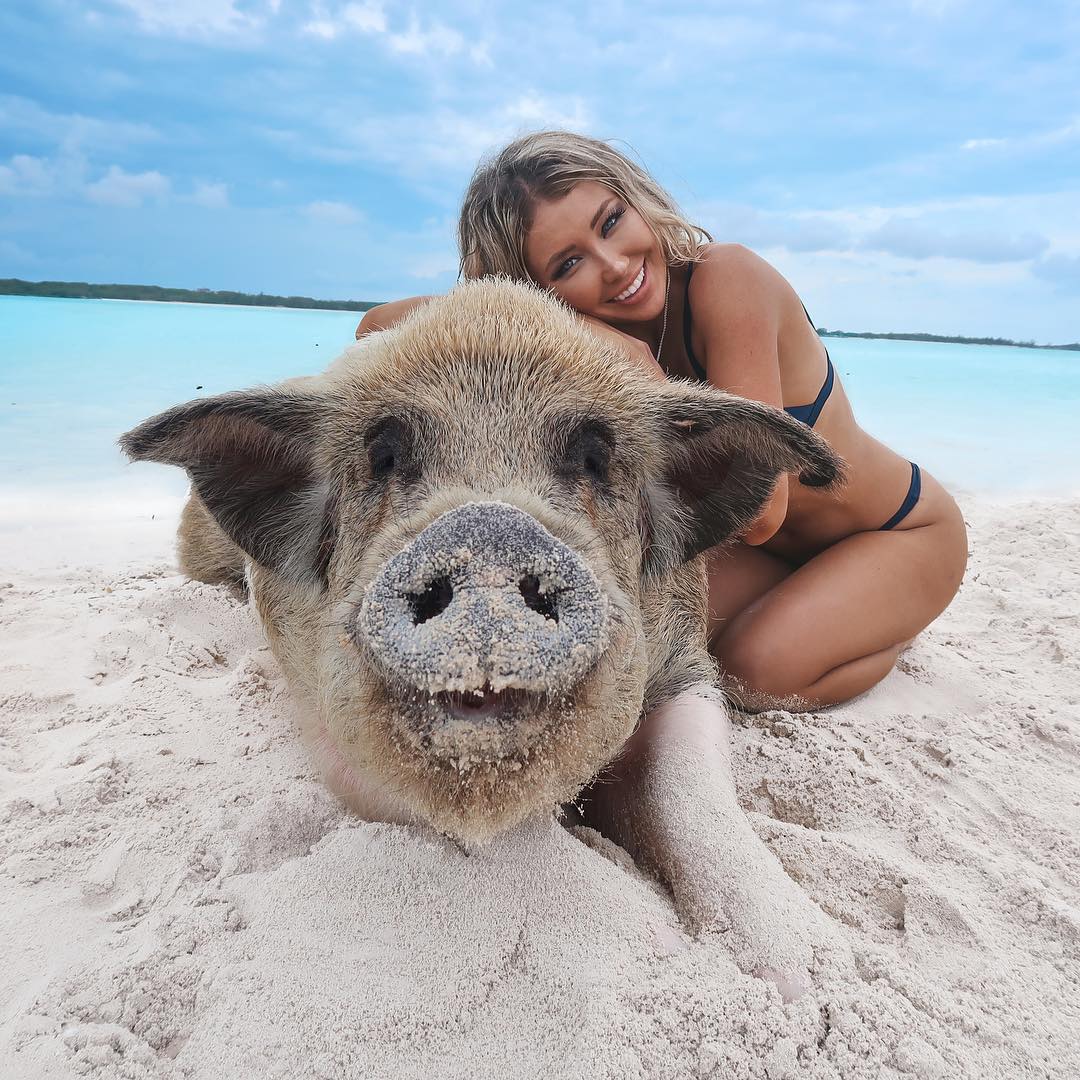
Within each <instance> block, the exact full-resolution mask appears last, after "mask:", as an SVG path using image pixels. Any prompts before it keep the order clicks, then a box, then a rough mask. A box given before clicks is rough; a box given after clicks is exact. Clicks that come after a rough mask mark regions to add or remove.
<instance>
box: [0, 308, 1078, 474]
mask: <svg viewBox="0 0 1080 1080" xmlns="http://www.w3.org/2000/svg"><path fill="white" fill-rule="evenodd" d="M358 321H359V316H358V314H357V313H355V312H347V311H346V312H337V311H301V310H295V309H287V308H239V307H237V308H231V307H217V306H211V305H196V304H191V305H188V304H155V303H125V302H117V301H107V300H55V299H46V298H38V297H12V296H0V489H5V488H6V489H11V488H16V489H21V488H26V487H31V486H32V487H35V488H39V489H40V488H41V487H42V486H43V485H53V486H56V487H65V486H79V487H80V488H84V487H85V485H87V484H95V485H102V486H104V485H108V486H109V487H110V488H113V487H114V486H118V485H119V486H122V484H123V483H125V482H133V481H134V480H135V479H137V480H138V481H139V483H140V484H143V483H145V482H147V480H148V478H150V477H154V478H156V479H160V482H161V483H162V485H164V486H167V487H168V488H169V489H171V490H177V489H178V487H177V486H178V484H180V478H179V474H178V471H177V470H166V469H163V468H162V469H159V468H158V467H157V466H148V465H139V466H129V465H126V464H125V463H124V462H123V461H122V459H121V457H120V454H119V452H118V451H117V450H116V448H115V443H116V437H117V435H118V434H120V433H121V432H123V431H126V430H127V429H128V428H130V427H132V426H134V425H135V424H137V423H138V422H139V421H140V420H142V419H144V418H145V417H147V416H150V415H152V414H153V413H155V412H157V411H159V410H161V409H164V408H167V407H168V406H170V405H174V404H176V403H177V402H181V401H186V400H188V399H189V398H192V397H197V396H199V395H202V394H214V393H220V392H223V391H226V390H234V389H237V388H239V387H243V386H248V385H252V384H255V383H268V382H274V381H276V380H278V379H282V378H287V377H289V376H293V375H303V374H307V373H311V372H315V371H319V370H320V369H322V368H323V367H325V366H326V365H327V364H328V363H329V362H330V361H331V360H332V359H333V358H334V357H335V356H336V355H337V354H338V353H339V352H340V351H341V349H342V348H344V346H346V345H347V344H349V343H350V342H351V341H352V340H353V331H354V329H355V327H356V323H357V322H358ZM827 344H828V347H829V352H830V354H831V355H832V358H833V361H834V363H835V364H836V369H837V372H838V373H839V374H840V376H841V378H842V379H843V381H844V385H845V387H846V388H847V391H848V394H849V396H850V397H851V400H852V403H853V405H854V407H855V411H856V414H857V416H858V417H859V420H860V422H861V423H862V424H863V426H864V427H865V428H866V429H867V430H868V431H870V432H871V433H872V434H873V435H875V436H877V437H878V438H880V439H881V440H882V441H884V442H886V443H888V444H889V445H890V446H892V447H893V448H895V449H896V450H897V451H899V452H900V453H902V454H904V455H905V456H907V457H909V458H912V459H913V460H915V461H918V462H919V463H920V464H921V465H923V466H924V467H925V468H927V469H929V470H930V471H931V472H933V473H934V474H935V475H936V476H938V477H939V478H940V479H941V480H943V481H944V482H945V483H946V484H948V485H950V486H952V487H954V488H956V489H958V490H962V491H974V492H993V493H999V494H1012V493H1033V494H1036V493H1037V494H1074V493H1077V492H1078V491H1080V423H1077V416H1078V413H1077V410H1078V409H1080V354H1078V353H1071V352H1050V351H1045V350H1039V349H1016V348H1005V347H994V346H977V345H939V344H927V343H922V342H897V341H867V340H860V339H853V338H845V339H840V338H829V339H827Z"/></svg>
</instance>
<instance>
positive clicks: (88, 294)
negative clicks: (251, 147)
mask: <svg viewBox="0 0 1080 1080" xmlns="http://www.w3.org/2000/svg"><path fill="white" fill-rule="evenodd" d="M0 294H7V295H8V296H60V297H66V298H69V299H74V300H165V301H174V302H186V303H190V304H243V305H246V306H248V307H288V308H326V309H331V310H336V311H367V310H368V309H369V308H373V307H378V305H379V304H380V303H381V301H379V300H315V299H313V298H312V297H310V296H271V295H270V294H269V293H242V292H220V291H215V290H212V289H165V288H162V287H161V286H160V285H89V284H87V283H86V282H85V281H20V280H19V278H0ZM818 333H819V334H820V335H821V336H822V337H839V338H881V339H883V340H885V341H944V342H949V343H952V344H955V345H1014V346H1017V347H1020V348H1025V349H1071V350H1073V351H1075V352H1080V342H1077V341H1074V342H1072V343H1071V344H1069V345H1036V344H1035V342H1034V341H1013V340H1012V339H1011V338H996V337H955V336H951V335H947V334H874V333H869V332H867V333H856V332H854V331H851V330H827V329H825V327H823V326H822V327H819V328H818Z"/></svg>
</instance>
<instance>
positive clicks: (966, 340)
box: [818, 326, 1080, 352]
mask: <svg viewBox="0 0 1080 1080" xmlns="http://www.w3.org/2000/svg"><path fill="white" fill-rule="evenodd" d="M818 334H819V335H820V336H821V337H854V338H882V339H883V340H885V341H946V342H950V343H951V344H953V345H1013V346H1015V347H1016V348H1019V349H1072V350H1074V351H1076V352H1080V341H1074V342H1072V343H1071V344H1069V345H1036V344H1035V342H1034V341H1013V340H1012V338H1003V337H953V336H950V335H948V334H872V333H870V332H866V333H855V332H853V331H851V330H826V329H825V327H824V326H819V327H818Z"/></svg>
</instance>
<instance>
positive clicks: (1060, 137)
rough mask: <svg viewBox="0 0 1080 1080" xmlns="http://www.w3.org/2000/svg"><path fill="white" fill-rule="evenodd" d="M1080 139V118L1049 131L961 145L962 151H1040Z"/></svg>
mask: <svg viewBox="0 0 1080 1080" xmlns="http://www.w3.org/2000/svg"><path fill="white" fill-rule="evenodd" d="M1073 139H1080V117H1074V118H1073V119H1072V120H1069V121H1068V122H1067V123H1064V124H1060V125H1059V126H1058V127H1056V128H1051V129H1050V130H1049V131H1032V132H1029V133H1028V134H1027V135H1017V136H1015V137H1012V138H987V139H968V140H966V141H965V142H963V143H961V145H960V149H961V150H969V151H970V150H1012V151H1026V150H1039V149H1043V148H1045V147H1048V146H1058V145H1060V144H1061V143H1067V142H1071V141H1072V140H1073Z"/></svg>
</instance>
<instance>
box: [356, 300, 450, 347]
mask: <svg viewBox="0 0 1080 1080" xmlns="http://www.w3.org/2000/svg"><path fill="white" fill-rule="evenodd" d="M432 299H434V297H432V296H410V297H407V298H406V299H404V300H391V301H390V302H389V303H387V304H379V305H378V306H377V307H373V308H368V310H367V311H365V312H364V317H363V318H362V319H361V320H360V325H359V326H358V327H357V328H356V340H357V341H359V340H360V338H362V337H365V336H366V335H367V334H371V333H374V332H375V331H376V330H388V329H389V328H390V327H391V326H393V325H394V324H395V323H399V322H401V320H402V319H404V318H405V316H406V315H408V314H409V312H410V311H412V310H413V308H417V307H419V306H420V305H421V304H426V303H427V302H428V301H429V300H432Z"/></svg>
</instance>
